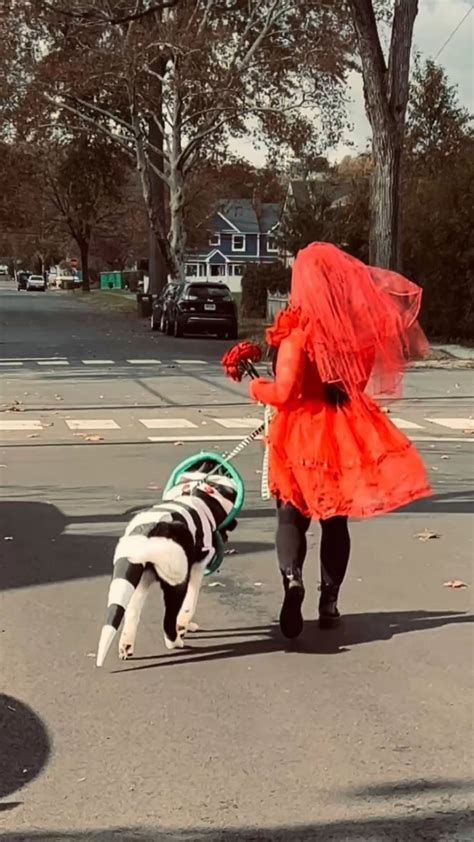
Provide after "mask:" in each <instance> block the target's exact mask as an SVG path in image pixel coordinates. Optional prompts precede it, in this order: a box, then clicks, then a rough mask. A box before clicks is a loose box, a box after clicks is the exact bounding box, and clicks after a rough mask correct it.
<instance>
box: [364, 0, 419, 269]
mask: <svg viewBox="0 0 474 842" xmlns="http://www.w3.org/2000/svg"><path fill="white" fill-rule="evenodd" d="M348 3H349V7H350V9H351V13H352V19H353V23H354V28H355V31H356V34H357V40H358V47H359V54H360V59H361V64H362V76H363V80H364V96H365V105H366V111H367V116H368V119H369V122H370V125H371V127H372V144H373V155H374V174H373V179H372V198H371V213H372V219H371V232H370V261H371V263H373V264H374V265H377V266H383V267H385V268H390V269H395V270H398V271H400V270H401V268H402V219H401V195H400V193H401V176H402V162H403V144H404V135H405V115H406V109H407V104H408V88H409V72H410V51H411V44H412V39H413V27H414V23H415V18H416V15H417V13H418V0H395V8H394V14H393V22H392V37H391V42H390V50H389V58H388V64H387V63H386V61H385V58H384V55H383V51H382V47H381V44H380V39H379V34H378V30H377V23H376V19H375V14H374V9H373V3H372V0H348Z"/></svg>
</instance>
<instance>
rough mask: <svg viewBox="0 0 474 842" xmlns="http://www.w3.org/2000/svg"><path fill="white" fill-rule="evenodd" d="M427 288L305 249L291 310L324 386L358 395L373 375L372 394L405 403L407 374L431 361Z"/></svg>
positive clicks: (328, 248) (321, 249)
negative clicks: (423, 312)
mask: <svg viewBox="0 0 474 842" xmlns="http://www.w3.org/2000/svg"><path fill="white" fill-rule="evenodd" d="M421 296H422V290H421V289H420V287H418V286H417V285H416V284H414V283H412V282H411V281H409V280H407V279H406V278H404V277H402V275H398V274H397V273H396V272H391V271H388V270H385V269H379V268H374V267H370V266H366V265H365V264H364V263H362V262H361V261H360V260H357V259H356V258H354V257H351V255H349V254H347V253H346V252H343V251H341V250H340V249H338V248H337V247H336V246H334V245H331V244H329V243H312V244H311V245H309V246H307V247H306V248H304V249H302V250H301V251H300V252H299V253H298V256H297V257H296V260H295V263H294V266H293V276H292V283H291V306H292V308H297V309H298V310H299V311H300V314H301V326H302V327H303V329H304V331H305V333H306V335H307V349H308V352H309V354H310V356H311V357H313V358H314V361H315V363H316V365H317V367H318V371H319V374H320V377H321V379H322V380H323V382H326V383H340V384H342V386H343V387H344V389H345V390H346V391H347V392H348V393H349V394H350V393H353V392H354V391H357V390H358V389H360V386H361V384H364V383H365V382H366V381H367V376H368V374H369V372H370V382H369V387H368V389H369V391H370V393H371V394H373V395H374V396H376V397H397V396H398V395H399V394H400V385H401V379H402V374H403V371H404V369H405V367H406V365H407V363H408V362H409V361H410V360H411V359H417V358H418V359H419V358H421V357H423V356H424V355H425V353H426V351H427V349H428V343H427V340H426V337H425V335H424V333H423V331H422V329H421V327H420V326H419V324H418V322H417V317H418V313H419V310H420V306H421Z"/></svg>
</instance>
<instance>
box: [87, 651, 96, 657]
mask: <svg viewBox="0 0 474 842" xmlns="http://www.w3.org/2000/svg"><path fill="white" fill-rule="evenodd" d="M95 656H96V652H88V653H87V657H88V658H95Z"/></svg>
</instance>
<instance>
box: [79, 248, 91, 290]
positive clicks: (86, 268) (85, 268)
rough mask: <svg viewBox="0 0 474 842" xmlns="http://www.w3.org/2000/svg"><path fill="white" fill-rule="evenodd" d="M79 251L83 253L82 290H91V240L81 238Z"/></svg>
mask: <svg viewBox="0 0 474 842" xmlns="http://www.w3.org/2000/svg"><path fill="white" fill-rule="evenodd" d="M78 246H79V251H80V253H81V269H82V291H83V292H90V284H89V242H88V240H81V241H80V242H79V243H78Z"/></svg>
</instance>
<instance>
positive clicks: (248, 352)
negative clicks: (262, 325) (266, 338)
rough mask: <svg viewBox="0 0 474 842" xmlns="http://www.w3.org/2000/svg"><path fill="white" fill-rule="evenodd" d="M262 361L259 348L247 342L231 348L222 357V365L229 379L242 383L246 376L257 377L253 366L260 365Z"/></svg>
mask: <svg viewBox="0 0 474 842" xmlns="http://www.w3.org/2000/svg"><path fill="white" fill-rule="evenodd" d="M261 359H262V351H261V349H260V348H259V346H258V345H256V344H255V343H254V342H248V341H247V340H245V341H244V342H239V343H238V345H234V346H233V347H232V348H230V349H229V351H227V353H226V354H224V356H223V357H222V360H221V364H222V367H223V369H224V371H225V373H226V375H227V377H230V378H231V380H236V381H237V382H239V383H240V381H241V380H242V377H243V375H244V374H250V376H255V375H254V371H255V370H254V367H253V364H254V363H259V362H260V360H261Z"/></svg>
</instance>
